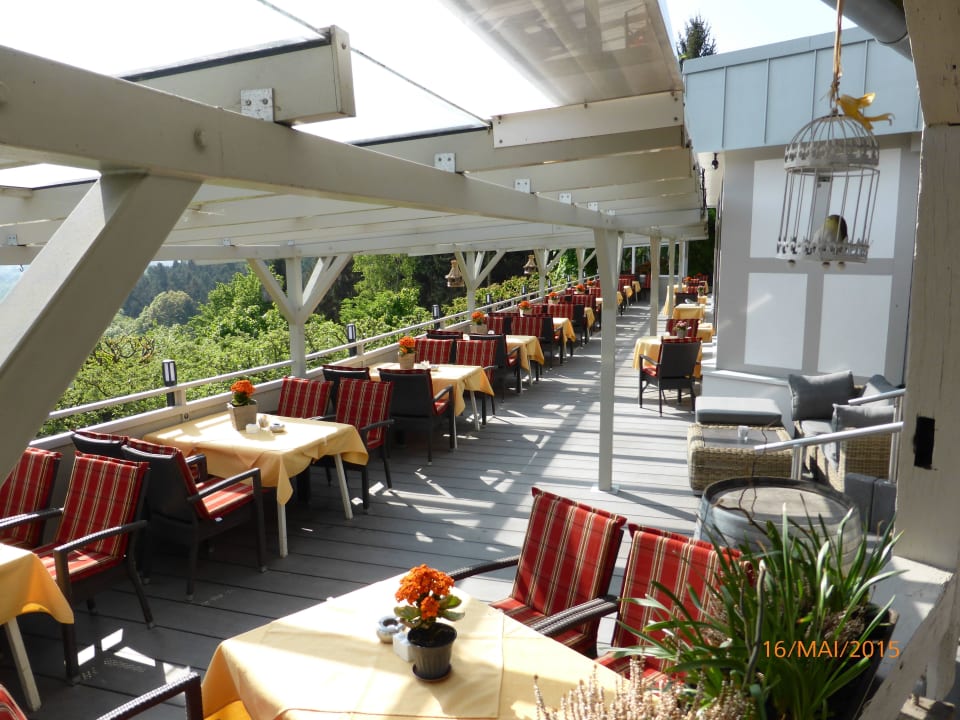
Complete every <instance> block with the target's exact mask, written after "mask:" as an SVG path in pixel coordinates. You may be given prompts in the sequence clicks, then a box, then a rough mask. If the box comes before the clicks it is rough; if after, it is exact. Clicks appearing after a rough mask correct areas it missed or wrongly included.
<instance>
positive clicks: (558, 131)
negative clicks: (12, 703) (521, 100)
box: [493, 92, 683, 148]
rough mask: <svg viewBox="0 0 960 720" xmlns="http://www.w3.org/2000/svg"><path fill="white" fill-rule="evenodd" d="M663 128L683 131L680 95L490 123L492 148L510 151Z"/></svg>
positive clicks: (599, 104)
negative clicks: (516, 148) (491, 127)
mask: <svg viewBox="0 0 960 720" xmlns="http://www.w3.org/2000/svg"><path fill="white" fill-rule="evenodd" d="M663 127H676V128H681V129H682V128H683V95H682V93H676V92H661V93H650V94H649V95H636V96H633V97H626V98H614V99H612V100H601V101H595V102H590V103H578V104H576V105H565V106H563V107H556V108H548V109H546V110H529V111H527V112H519V113H510V114H507V115H498V116H497V117H495V118H494V120H493V145H494V147H497V148H508V147H509V148H512V147H517V146H522V145H535V144H540V143H549V142H556V141H560V140H572V139H574V138H584V137H588V138H591V139H593V138H595V137H599V136H603V135H613V134H617V133H624V132H630V131H635V130H655V129H658V128H663ZM681 132H682V130H681Z"/></svg>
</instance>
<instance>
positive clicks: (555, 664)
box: [203, 575, 620, 720]
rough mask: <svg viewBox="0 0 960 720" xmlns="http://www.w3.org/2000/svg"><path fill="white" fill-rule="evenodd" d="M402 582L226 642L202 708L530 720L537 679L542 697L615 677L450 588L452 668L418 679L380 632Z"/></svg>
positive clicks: (221, 712) (555, 699)
mask: <svg viewBox="0 0 960 720" xmlns="http://www.w3.org/2000/svg"><path fill="white" fill-rule="evenodd" d="M400 577H401V576H399V575H398V576H396V577H394V578H389V579H387V580H382V581H380V582H376V583H373V584H371V585H367V586H364V587H362V588H360V589H358V590H354V591H353V592H349V593H347V594H345V595H341V596H339V597H335V598H331V599H329V600H327V601H326V602H324V603H321V604H319V605H314V606H312V607H309V608H307V609H305V610H302V611H300V612H297V613H294V614H292V615H288V616H286V617H282V618H279V619H277V620H274V621H272V622H270V623H267V624H266V625H262V626H260V627H257V628H255V629H253V630H250V631H247V632H245V633H242V634H240V635H237V636H235V637H232V638H229V639H227V640H224V641H223V642H221V643H220V645H219V646H218V647H217V649H216V650H215V651H214V654H213V658H212V659H211V661H210V664H209V666H208V668H207V672H206V675H205V676H204V678H203V707H204V712H205V713H206V714H207V716H208V718H210V717H211V716H212V717H215V718H217V719H218V720H250V719H252V720H318V719H319V718H369V719H370V720H373V719H374V718H394V719H396V718H433V719H435V720H436V719H442V718H491V719H494V718H496V719H499V718H504V719H506V718H516V719H519V720H534V718H536V717H537V713H536V697H535V694H534V676H536V677H537V685H538V687H539V689H540V692H541V694H542V696H543V699H544V702H545V703H546V704H547V705H548V706H550V707H553V708H558V707H559V706H560V701H561V699H562V698H563V697H564V696H565V695H566V693H567V692H569V691H570V690H573V689H574V688H576V686H577V684H578V683H579V682H580V681H587V680H588V679H589V678H590V677H591V676H593V675H594V674H595V675H596V678H597V681H598V683H599V685H600V686H601V687H602V688H604V690H605V691H606V692H607V693H612V692H614V690H615V688H616V684H617V682H618V680H619V679H620V676H619V675H617V674H616V673H614V672H613V671H611V670H609V669H607V668H605V667H602V666H600V665H597V664H596V663H595V662H594V661H593V660H591V659H589V658H587V657H586V656H584V655H581V654H580V653H578V652H576V651H574V650H571V649H570V648H568V647H566V646H565V645H563V644H561V643H558V642H557V641H555V640H552V639H550V638H548V637H546V636H544V635H541V634H540V633H538V632H536V631H534V630H531V629H530V628H528V627H527V626H526V625H523V624H521V623H519V622H517V621H516V620H514V619H512V618H510V617H507V616H506V615H504V614H503V613H502V612H501V611H499V610H495V609H493V608H491V607H490V606H489V605H487V604H486V603H485V602H482V601H480V600H477V599H475V598H473V597H471V596H470V595H469V594H467V593H466V592H463V591H462V590H460V589H459V588H456V589H454V594H455V595H458V596H459V597H460V599H461V600H462V605H461V606H460V608H459V609H460V610H463V611H464V613H465V614H464V617H463V618H462V619H461V620H459V621H457V622H456V623H454V627H455V629H456V630H457V639H456V640H455V641H454V644H453V656H452V659H451V663H450V672H449V673H448V674H447V675H446V676H445V677H444V678H443V679H441V680H439V681H430V682H427V681H423V680H419V679H418V678H417V677H416V676H415V675H414V674H413V668H412V666H411V664H410V663H409V662H408V661H406V660H404V659H403V658H402V657H401V655H400V654H398V653H397V652H396V651H395V649H394V645H393V644H391V643H387V642H381V641H380V640H379V639H378V636H377V632H376V630H377V626H378V621H379V619H380V618H382V617H383V616H388V615H389V616H392V615H393V607H394V606H395V605H396V601H395V600H394V592H395V591H396V589H397V587H398V585H399V580H400Z"/></svg>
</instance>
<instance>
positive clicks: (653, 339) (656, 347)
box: [633, 335, 703, 377]
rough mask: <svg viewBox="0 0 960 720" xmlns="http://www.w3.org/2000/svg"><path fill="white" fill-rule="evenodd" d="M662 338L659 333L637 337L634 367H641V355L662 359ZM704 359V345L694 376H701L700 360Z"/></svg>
mask: <svg viewBox="0 0 960 720" xmlns="http://www.w3.org/2000/svg"><path fill="white" fill-rule="evenodd" d="M662 344H663V343H662V339H661V337H660V336H659V335H641V336H640V337H638V338H637V342H636V343H635V344H634V346H633V369H634V370H639V369H640V362H641V359H640V356H641V355H646V356H647V357H648V358H653V359H654V360H657V361H659V360H660V347H661V345H662ZM702 359H703V347H702V346H701V348H700V353H699V354H698V355H697V364H696V366H695V367H694V369H693V376H694V377H700V376H701V369H700V361H701V360H702ZM646 365H647V366H650V363H646Z"/></svg>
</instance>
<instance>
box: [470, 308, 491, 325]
mask: <svg viewBox="0 0 960 720" xmlns="http://www.w3.org/2000/svg"><path fill="white" fill-rule="evenodd" d="M470 319H471V320H472V321H473V322H474V324H475V325H483V321H484V320H486V319H487V316H486V315H484V314H483V312H481V311H480V310H474V311H473V312H472V313H470Z"/></svg>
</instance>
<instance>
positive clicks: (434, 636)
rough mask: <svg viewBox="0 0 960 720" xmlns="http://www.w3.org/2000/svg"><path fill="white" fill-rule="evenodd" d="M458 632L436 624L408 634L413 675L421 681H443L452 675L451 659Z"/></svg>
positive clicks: (444, 625)
mask: <svg viewBox="0 0 960 720" xmlns="http://www.w3.org/2000/svg"><path fill="white" fill-rule="evenodd" d="M456 639H457V631H456V629H455V628H454V627H453V626H452V625H447V624H446V623H439V622H438V623H434V624H433V625H431V626H430V627H428V628H422V627H417V628H413V629H412V630H411V631H410V632H408V633H407V642H409V643H410V659H411V660H412V661H413V674H414V675H416V676H417V677H418V678H420V679H421V680H441V679H443V678H445V677H446V676H447V675H448V674H449V673H450V658H451V656H452V655H453V641H454V640H456Z"/></svg>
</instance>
